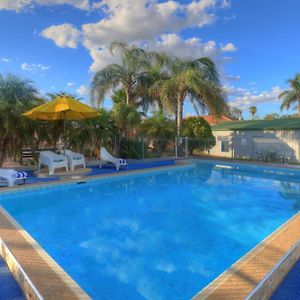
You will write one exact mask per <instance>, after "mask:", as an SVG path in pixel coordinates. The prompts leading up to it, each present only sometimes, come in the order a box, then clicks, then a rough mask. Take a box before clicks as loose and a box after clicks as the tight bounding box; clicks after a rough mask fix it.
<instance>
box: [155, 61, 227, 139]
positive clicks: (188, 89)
mask: <svg viewBox="0 0 300 300" xmlns="http://www.w3.org/2000/svg"><path fill="white" fill-rule="evenodd" d="M168 68H169V76H168V78H167V79H164V80H160V81H159V82H157V83H156V84H155V86H156V87H157V88H158V89H159V90H160V96H161V98H162V103H163V104H164V107H165V108H166V109H167V110H168V111H173V112H174V113H175V118H176V122H177V134H178V135H180V131H181V127H182V119H183V105H184V102H185V101H186V99H188V98H189V99H192V100H193V103H194V104H195V105H197V106H199V107H201V108H205V109H208V110H209V111H210V112H211V113H213V114H216V115H220V114H221V113H222V112H223V111H224V109H225V108H226V107H227V105H226V103H225V93H224V91H223V89H222V87H221V84H220V80H219V75H218V72H217V70H216V67H215V64H214V63H213V62H212V61H211V60H210V59H209V58H205V57H204V58H199V59H196V60H190V59H180V58H173V59H171V61H170V63H169V66H168Z"/></svg>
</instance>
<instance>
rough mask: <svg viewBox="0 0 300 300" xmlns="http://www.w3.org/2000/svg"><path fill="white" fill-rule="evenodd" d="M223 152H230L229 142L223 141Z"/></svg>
mask: <svg viewBox="0 0 300 300" xmlns="http://www.w3.org/2000/svg"><path fill="white" fill-rule="evenodd" d="M221 152H229V141H228V140H222V141H221Z"/></svg>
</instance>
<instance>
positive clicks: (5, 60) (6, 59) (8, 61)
mask: <svg viewBox="0 0 300 300" xmlns="http://www.w3.org/2000/svg"><path fill="white" fill-rule="evenodd" d="M1 61H3V62H5V63H10V62H11V61H12V60H11V59H10V58H6V57H2V58H1Z"/></svg>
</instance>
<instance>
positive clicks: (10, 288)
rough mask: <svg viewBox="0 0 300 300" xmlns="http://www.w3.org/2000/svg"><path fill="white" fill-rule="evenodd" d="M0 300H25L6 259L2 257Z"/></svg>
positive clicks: (0, 261)
mask: <svg viewBox="0 0 300 300" xmlns="http://www.w3.org/2000/svg"><path fill="white" fill-rule="evenodd" d="M0 300H25V298H24V296H23V293H22V291H21V289H20V287H19V286H18V284H17V282H16V281H15V279H14V278H13V276H12V274H11V273H10V271H9V269H8V268H7V266H6V264H5V262H4V260H3V259H2V258H1V257H0Z"/></svg>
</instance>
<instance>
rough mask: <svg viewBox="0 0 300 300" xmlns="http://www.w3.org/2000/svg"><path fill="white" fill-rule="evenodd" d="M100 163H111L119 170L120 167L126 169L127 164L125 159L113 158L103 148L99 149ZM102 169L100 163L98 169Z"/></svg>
mask: <svg viewBox="0 0 300 300" xmlns="http://www.w3.org/2000/svg"><path fill="white" fill-rule="evenodd" d="M100 156H101V161H104V162H108V163H112V164H114V165H115V166H116V169H117V170H119V169H120V167H126V168H128V164H127V162H126V160H125V159H122V158H116V157H113V156H112V155H111V154H110V153H109V152H108V151H107V150H106V149H105V148H104V147H101V149H100ZM101 167H102V162H101V163H100V168H101Z"/></svg>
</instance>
